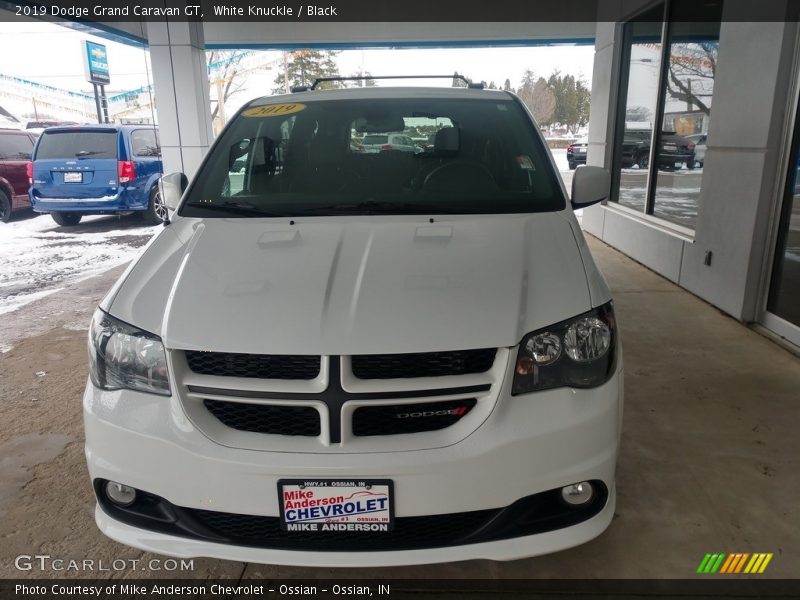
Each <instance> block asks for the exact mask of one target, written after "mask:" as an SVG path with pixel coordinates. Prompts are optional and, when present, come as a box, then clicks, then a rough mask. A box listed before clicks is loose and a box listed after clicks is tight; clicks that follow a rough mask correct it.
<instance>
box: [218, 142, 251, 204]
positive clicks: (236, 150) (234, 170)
mask: <svg viewBox="0 0 800 600" xmlns="http://www.w3.org/2000/svg"><path fill="white" fill-rule="evenodd" d="M252 148H253V140H251V139H249V138H245V139H243V140H241V141H240V142H239V143H238V144H237V145H235V146H234V147H233V148H231V153H230V160H229V161H228V180H227V183H226V185H227V189H226V190H223V194H222V195H223V196H235V195H236V194H240V193H241V192H242V191H243V190H244V177H245V170H246V169H247V163H248V162H249V159H250V153H251V150H252Z"/></svg>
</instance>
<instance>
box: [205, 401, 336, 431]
mask: <svg viewBox="0 0 800 600" xmlns="http://www.w3.org/2000/svg"><path fill="white" fill-rule="evenodd" d="M203 404H205V406H206V408H207V409H208V410H209V412H210V413H211V414H212V415H214V416H215V417H216V418H217V419H219V420H220V422H222V423H223V424H224V425H227V426H228V427H231V428H232V429H238V430H239V431H252V432H255V433H271V434H276V435H302V436H313V437H316V436H318V435H319V434H320V419H319V413H318V412H317V410H316V409H315V408H312V407H310V406H284V405H271V404H248V403H244V402H223V401H220V400H204V401H203Z"/></svg>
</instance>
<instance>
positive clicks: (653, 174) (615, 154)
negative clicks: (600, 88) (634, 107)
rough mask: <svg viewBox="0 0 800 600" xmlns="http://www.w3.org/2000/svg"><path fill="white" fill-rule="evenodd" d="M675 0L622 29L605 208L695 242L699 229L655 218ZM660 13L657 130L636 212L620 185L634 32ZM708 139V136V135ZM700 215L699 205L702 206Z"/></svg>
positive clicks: (661, 0) (661, 2) (660, 0)
mask: <svg viewBox="0 0 800 600" xmlns="http://www.w3.org/2000/svg"><path fill="white" fill-rule="evenodd" d="M674 3H675V2H674V0H657V1H654V2H651V3H649V4H647V5H646V6H643V7H642V8H641V9H639V10H637V11H636V12H634V13H631V15H630V16H629V17H628V18H627V19H626V20H625V22H623V23H620V25H619V29H618V31H619V34H618V36H617V39H618V40H619V44H620V46H621V48H620V51H619V53H618V54H617V57H616V58H615V61H616V68H617V74H618V80H617V82H616V93H617V97H616V106H615V107H614V110H613V112H612V113H611V114H613V118H614V125H613V137H612V138H611V148H612V150H611V161H610V169H611V193H610V195H609V200H607V201H605V202H604V205H605V206H613V207H614V209H615V210H619V211H621V212H625V213H628V214H631V215H635V216H636V217H637V218H642V219H644V220H646V221H648V222H652V223H653V224H654V225H656V226H658V227H661V228H663V229H666V230H669V231H671V232H672V233H675V234H677V235H678V236H680V237H682V238H686V239H687V240H689V241H692V240H694V237H695V234H696V231H697V225H696V224H695V226H694V227H688V226H687V225H684V224H680V223H677V222H675V221H672V220H668V219H665V218H662V217H660V216H658V215H656V214H655V208H656V192H657V186H658V151H659V150H658V149H659V148H660V139H661V134H662V129H663V121H664V114H665V107H666V103H667V91H666V81H667V77H668V73H669V67H670V58H671V52H670V50H671V47H672V41H671V40H672V31H673V24H674V22H673V21H671V19H670V17H671V16H672V15H673V12H674V11H673V6H674ZM657 9H660V12H661V34H660V39H659V44H660V46H661V50H660V55H659V61H658V79H657V84H656V86H657V87H656V91H657V94H656V105H655V110H654V116H653V127H652V128H651V129H652V131H651V132H650V164H649V165H648V167H647V180H646V183H645V198H644V207H643V208H642V209H638V208H634V207H631V206H627V205H625V204H622V203H620V201H619V193H620V183H621V176H622V154H623V143H624V139H625V126H626V111H627V99H628V85H629V82H630V69H631V49H632V45H633V40H632V35H633V34H632V28H633V24H634V23H635V22H636V21H637V19H639V18H640V17H642V16H643V15H645V14H647V13H648V12H650V11H654V10H657ZM706 135H707V134H706ZM698 215H699V205H698Z"/></svg>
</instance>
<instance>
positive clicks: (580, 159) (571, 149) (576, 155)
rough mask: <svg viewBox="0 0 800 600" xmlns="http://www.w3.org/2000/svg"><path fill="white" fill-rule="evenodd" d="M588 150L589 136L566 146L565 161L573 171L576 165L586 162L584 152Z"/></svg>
mask: <svg viewBox="0 0 800 600" xmlns="http://www.w3.org/2000/svg"><path fill="white" fill-rule="evenodd" d="M588 150H589V138H585V137H584V138H581V139H579V140H578V141H576V142H574V143H572V144H570V145H569V146H567V163H569V168H570V169H572V170H573V171H574V170H575V169H576V168H577V167H578V165H585V164H586V154H587V152H588Z"/></svg>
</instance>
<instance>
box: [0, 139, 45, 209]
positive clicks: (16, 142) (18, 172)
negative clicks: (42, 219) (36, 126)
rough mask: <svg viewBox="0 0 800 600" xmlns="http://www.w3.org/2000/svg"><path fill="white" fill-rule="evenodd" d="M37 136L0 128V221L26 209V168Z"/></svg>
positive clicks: (27, 174) (27, 170) (28, 185)
mask: <svg viewBox="0 0 800 600" xmlns="http://www.w3.org/2000/svg"><path fill="white" fill-rule="evenodd" d="M35 141H36V136H35V135H34V134H32V133H29V132H27V131H18V130H16V129H0V221H2V222H3V223H8V222H9V221H10V220H11V219H12V218H13V216H14V213H15V212H17V211H19V210H22V209H25V208H29V207H30V205H31V202H30V200H29V199H28V187H30V181H29V177H30V172H29V165H30V164H31V153H32V152H33V144H34V142H35Z"/></svg>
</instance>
